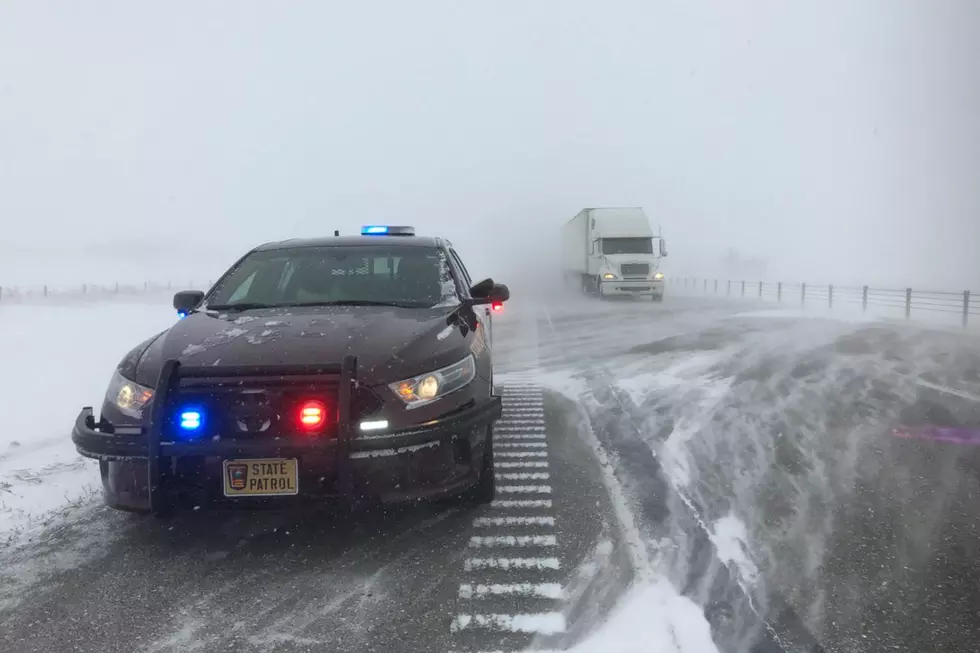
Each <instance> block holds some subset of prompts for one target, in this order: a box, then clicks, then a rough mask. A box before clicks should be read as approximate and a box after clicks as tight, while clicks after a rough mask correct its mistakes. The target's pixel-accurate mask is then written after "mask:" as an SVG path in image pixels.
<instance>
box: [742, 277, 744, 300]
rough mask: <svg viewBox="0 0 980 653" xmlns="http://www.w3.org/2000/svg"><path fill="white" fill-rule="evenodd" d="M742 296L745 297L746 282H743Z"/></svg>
mask: <svg viewBox="0 0 980 653" xmlns="http://www.w3.org/2000/svg"><path fill="white" fill-rule="evenodd" d="M742 297H745V282H744V281H743V282H742Z"/></svg>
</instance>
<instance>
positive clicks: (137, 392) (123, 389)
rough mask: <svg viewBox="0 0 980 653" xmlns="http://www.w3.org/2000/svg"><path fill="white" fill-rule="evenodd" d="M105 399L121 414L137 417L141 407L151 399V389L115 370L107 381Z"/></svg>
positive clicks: (139, 416)
mask: <svg viewBox="0 0 980 653" xmlns="http://www.w3.org/2000/svg"><path fill="white" fill-rule="evenodd" d="M105 399H106V402H108V403H110V404H112V405H113V406H115V407H116V408H118V409H119V411H120V412H121V413H122V414H124V415H129V416H130V417H135V418H137V419H139V418H141V417H142V416H143V408H144V407H145V406H146V405H147V404H148V403H150V400H151V399H153V390H152V388H147V387H145V386H142V385H140V384H139V383H135V382H133V381H130V380H129V379H127V378H126V377H124V376H123V375H122V374H120V373H119V370H116V371H115V372H113V374H112V380H111V381H109V389H108V390H106V393H105Z"/></svg>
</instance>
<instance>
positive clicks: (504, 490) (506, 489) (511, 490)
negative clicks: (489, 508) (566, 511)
mask: <svg viewBox="0 0 980 653" xmlns="http://www.w3.org/2000/svg"><path fill="white" fill-rule="evenodd" d="M497 492H500V493H501V494H551V486H550V485H498V486H497Z"/></svg>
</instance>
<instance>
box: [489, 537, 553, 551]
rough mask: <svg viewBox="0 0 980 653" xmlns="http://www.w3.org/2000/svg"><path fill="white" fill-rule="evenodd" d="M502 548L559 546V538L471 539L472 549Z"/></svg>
mask: <svg viewBox="0 0 980 653" xmlns="http://www.w3.org/2000/svg"><path fill="white" fill-rule="evenodd" d="M500 546H558V538H556V537H555V536H554V535H473V536H471V537H470V548H471V549H484V548H492V547H500Z"/></svg>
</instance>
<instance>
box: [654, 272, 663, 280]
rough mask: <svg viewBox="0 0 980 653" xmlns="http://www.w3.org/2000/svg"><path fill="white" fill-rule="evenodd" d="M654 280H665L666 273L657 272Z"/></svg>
mask: <svg viewBox="0 0 980 653" xmlns="http://www.w3.org/2000/svg"><path fill="white" fill-rule="evenodd" d="M653 280H654V281H663V280H664V273H663V272H658V273H656V274H655V275H653Z"/></svg>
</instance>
